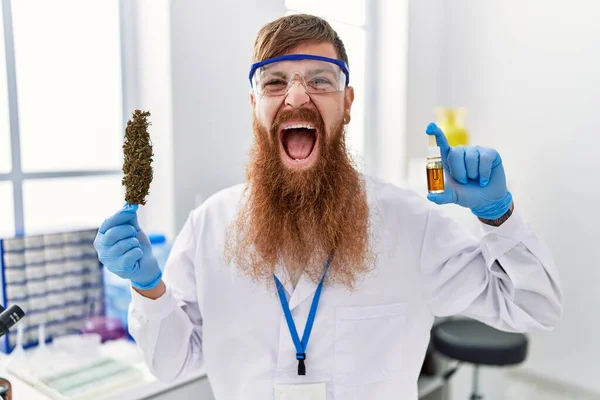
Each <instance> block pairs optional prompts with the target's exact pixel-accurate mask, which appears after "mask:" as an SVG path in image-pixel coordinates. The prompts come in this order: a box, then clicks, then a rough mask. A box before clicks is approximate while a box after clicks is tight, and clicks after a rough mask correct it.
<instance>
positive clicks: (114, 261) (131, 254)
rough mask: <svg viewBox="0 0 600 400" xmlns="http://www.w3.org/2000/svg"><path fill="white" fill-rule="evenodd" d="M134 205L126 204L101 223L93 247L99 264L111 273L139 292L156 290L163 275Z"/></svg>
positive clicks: (136, 207) (136, 206)
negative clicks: (140, 224)
mask: <svg viewBox="0 0 600 400" xmlns="http://www.w3.org/2000/svg"><path fill="white" fill-rule="evenodd" d="M137 209H138V205H137V204H133V205H131V204H127V203H126V204H125V205H124V206H123V208H122V209H121V210H119V211H118V212H117V213H116V214H114V215H113V216H111V217H110V218H108V219H107V220H106V221H104V222H103V223H102V225H101V226H100V229H99V230H98V233H97V234H96V239H95V240H94V247H95V248H96V251H97V252H98V259H99V260H100V262H101V263H102V264H103V265H104V266H105V267H106V268H107V269H108V270H109V271H111V272H112V273H114V274H116V275H118V276H120V277H121V278H125V279H129V280H130V281H131V285H132V286H133V287H134V288H136V289H140V290H148V289H152V288H155V287H156V286H158V284H159V282H160V280H161V278H162V272H161V270H160V268H159V266H158V262H157V261H156V259H155V258H154V256H153V255H152V247H151V245H150V240H149V239H148V236H146V234H145V233H144V232H143V231H142V230H141V229H140V226H139V224H138V220H137Z"/></svg>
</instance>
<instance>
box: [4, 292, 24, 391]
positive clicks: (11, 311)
mask: <svg viewBox="0 0 600 400" xmlns="http://www.w3.org/2000/svg"><path fill="white" fill-rule="evenodd" d="M24 316H25V312H23V310H22V309H21V307H19V306H18V305H16V304H13V305H12V306H10V307H8V308H7V309H5V308H4V307H2V306H0V337H2V336H4V335H5V334H6V333H7V332H8V330H9V329H10V328H12V327H13V325H15V324H16V323H17V322H19V320H20V319H21V318H23V317H24ZM0 399H2V400H12V387H11V385H10V382H9V381H8V379H5V378H3V377H0Z"/></svg>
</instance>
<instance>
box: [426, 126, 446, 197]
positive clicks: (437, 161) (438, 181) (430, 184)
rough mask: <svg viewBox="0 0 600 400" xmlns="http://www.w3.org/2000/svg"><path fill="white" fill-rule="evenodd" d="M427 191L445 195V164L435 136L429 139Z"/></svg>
mask: <svg viewBox="0 0 600 400" xmlns="http://www.w3.org/2000/svg"><path fill="white" fill-rule="evenodd" d="M425 168H426V169H427V190H428V191H429V193H444V164H443V163H442V154H441V152H440V148H439V147H438V146H437V145H436V142H435V136H433V135H431V136H430V137H429V147H428V148H427V163H426V164H425Z"/></svg>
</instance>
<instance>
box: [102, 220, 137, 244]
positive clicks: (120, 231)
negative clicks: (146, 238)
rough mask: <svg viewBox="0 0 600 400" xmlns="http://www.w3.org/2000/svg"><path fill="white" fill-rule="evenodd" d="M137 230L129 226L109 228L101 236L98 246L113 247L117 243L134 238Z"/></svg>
mask: <svg viewBox="0 0 600 400" xmlns="http://www.w3.org/2000/svg"><path fill="white" fill-rule="evenodd" d="M136 236H137V230H136V229H135V228H134V227H133V225H131V224H123V225H117V226H115V227H112V228H110V229H109V230H107V231H106V233H105V234H104V235H103V237H102V239H101V241H100V244H102V245H104V246H113V245H114V244H115V243H117V242H118V241H121V240H124V239H128V238H132V237H136Z"/></svg>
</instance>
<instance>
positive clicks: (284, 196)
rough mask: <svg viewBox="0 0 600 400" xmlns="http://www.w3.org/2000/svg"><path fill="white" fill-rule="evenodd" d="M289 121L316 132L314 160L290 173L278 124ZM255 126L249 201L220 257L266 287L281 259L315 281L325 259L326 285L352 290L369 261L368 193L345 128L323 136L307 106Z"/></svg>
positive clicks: (371, 259) (317, 119)
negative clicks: (311, 125) (268, 126)
mask: <svg viewBox="0 0 600 400" xmlns="http://www.w3.org/2000/svg"><path fill="white" fill-rule="evenodd" d="M290 118H298V119H301V120H305V121H309V122H313V123H315V124H316V126H318V127H319V132H320V135H321V137H320V138H319V140H318V142H317V145H318V146H319V154H318V160H317V161H316V163H315V165H313V166H312V167H311V168H309V169H306V170H302V171H295V170H291V169H290V168H288V167H286V166H285V165H284V164H283V162H282V160H281V155H280V150H279V136H278V131H279V125H280V123H282V122H284V121H286V120H289V119H290ZM253 125H254V138H255V141H254V146H253V148H252V151H251V154H250V156H251V157H250V162H249V164H248V166H247V170H246V172H247V181H248V186H247V192H246V194H247V197H246V202H245V203H244V205H243V207H242V209H241V211H240V213H239V214H238V215H237V217H236V219H234V221H233V223H232V225H231V226H230V229H229V230H228V234H227V241H226V248H225V253H226V254H225V255H226V260H227V261H228V262H231V263H233V264H235V265H237V267H238V268H240V269H241V270H242V271H243V272H244V273H246V274H247V275H249V276H250V277H251V278H253V279H254V280H257V281H266V282H267V283H268V284H270V283H272V282H273V274H274V273H275V272H276V270H277V266H278V264H279V263H281V262H283V263H284V265H285V267H286V268H287V269H288V271H290V273H291V275H292V276H293V275H294V274H295V273H296V272H299V271H304V273H305V274H306V275H307V276H308V277H309V278H310V279H312V280H313V281H314V282H318V281H319V280H320V279H321V277H322V274H323V267H324V265H325V262H326V261H327V259H328V258H330V260H331V265H330V268H329V271H328V273H327V280H328V282H336V283H341V284H343V285H345V286H346V287H348V288H349V289H352V288H354V286H355V284H356V280H357V278H358V277H359V276H360V275H363V274H365V273H366V272H368V271H369V270H370V269H371V267H372V266H373V264H374V261H375V258H374V256H373V255H372V254H371V251H370V241H369V208H368V205H367V199H366V191H365V187H364V183H363V181H362V179H361V178H360V174H359V173H358V171H357V170H356V169H355V168H354V166H353V163H352V161H351V159H350V157H349V155H348V154H347V151H346V146H345V141H344V125H343V124H342V122H341V121H340V123H338V124H337V125H336V126H334V127H333V128H332V130H331V134H332V135H331V137H330V138H326V137H325V134H324V126H323V122H322V119H321V118H320V116H319V115H318V114H317V113H316V111H313V110H306V109H301V110H296V111H295V112H293V113H290V112H285V113H283V112H282V113H281V115H279V116H278V119H277V120H276V121H275V122H274V123H273V129H272V131H271V132H270V133H269V132H267V131H266V130H265V129H264V128H263V127H262V126H261V125H260V124H259V123H258V121H257V120H256V118H255V119H254V121H253ZM269 135H270V138H271V140H269ZM315 151H316V149H315ZM330 256H332V257H330Z"/></svg>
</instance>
